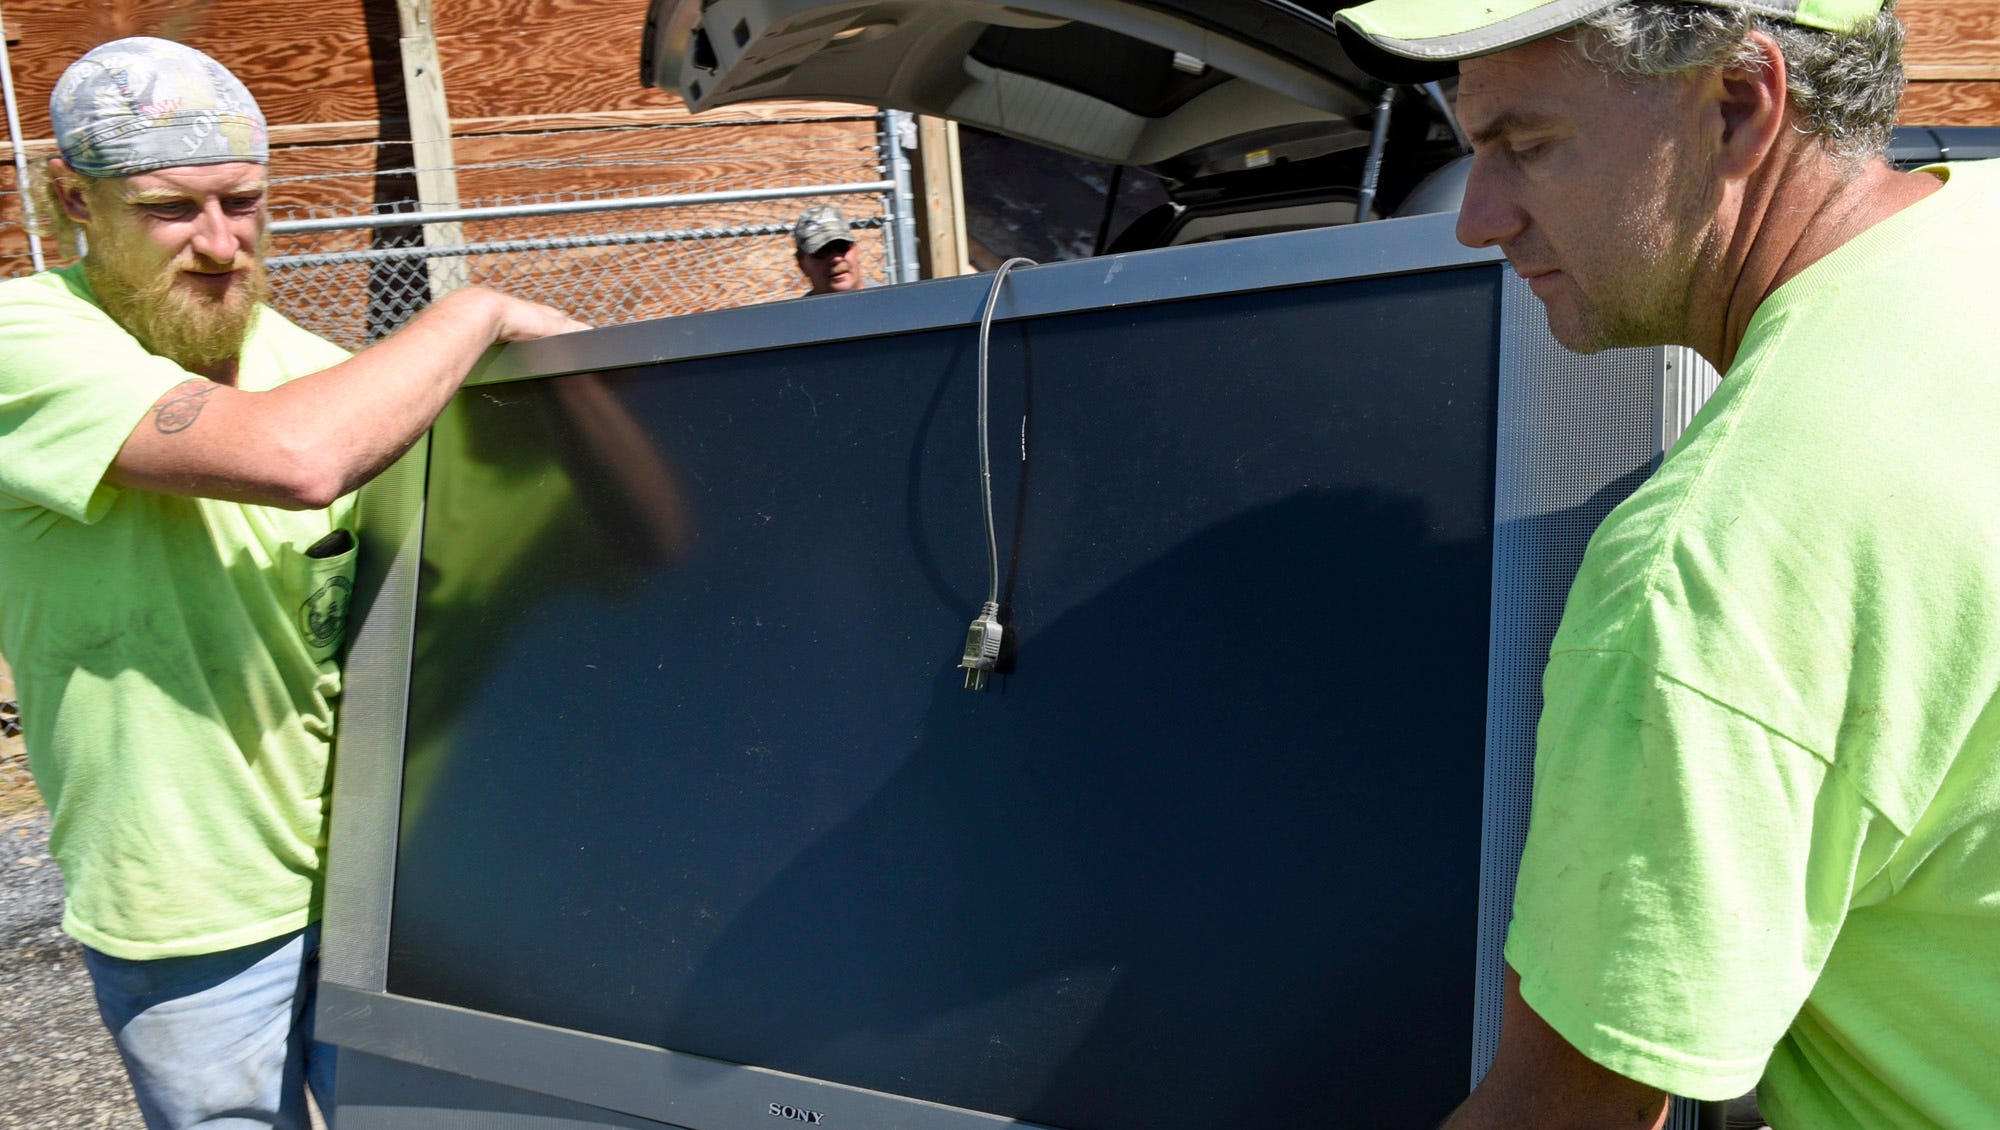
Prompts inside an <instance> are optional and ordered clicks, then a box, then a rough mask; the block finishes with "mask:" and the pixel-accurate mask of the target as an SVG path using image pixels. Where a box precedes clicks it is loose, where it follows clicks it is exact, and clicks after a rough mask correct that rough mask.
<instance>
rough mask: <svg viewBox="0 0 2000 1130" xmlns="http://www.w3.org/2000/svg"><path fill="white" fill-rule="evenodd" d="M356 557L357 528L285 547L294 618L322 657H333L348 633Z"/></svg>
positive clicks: (301, 633) (315, 654)
mask: <svg viewBox="0 0 2000 1130" xmlns="http://www.w3.org/2000/svg"><path fill="white" fill-rule="evenodd" d="M355 556H356V544H355V539H354V535H353V533H352V532H350V531H348V530H345V529H340V528H336V529H334V530H333V532H332V533H330V534H328V535H327V536H326V537H325V538H323V539H321V540H320V541H318V542H315V543H314V544H313V545H311V546H308V547H304V548H300V547H298V546H286V547H285V550H284V565H283V570H284V575H285V592H286V595H287V598H288V599H289V600H290V602H291V605H292V608H293V610H294V611H293V617H292V618H293V621H294V625H295V626H296V628H297V629H298V633H299V639H300V641H301V642H303V643H304V644H305V647H306V650H307V651H308V652H310V653H311V655H312V657H313V659H314V660H315V661H317V662H322V663H323V662H326V661H327V660H330V659H332V658H333V657H334V655H335V654H336V653H337V652H339V650H340V645H341V642H342V641H343V640H345V639H346V638H347V608H348V605H349V603H351V600H352V598H353V595H354V561H355Z"/></svg>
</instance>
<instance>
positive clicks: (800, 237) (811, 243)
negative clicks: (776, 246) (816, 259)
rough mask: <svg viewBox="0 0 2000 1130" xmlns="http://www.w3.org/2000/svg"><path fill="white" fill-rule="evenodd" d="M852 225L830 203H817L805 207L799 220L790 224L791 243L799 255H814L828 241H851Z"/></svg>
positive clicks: (852, 240)
mask: <svg viewBox="0 0 2000 1130" xmlns="http://www.w3.org/2000/svg"><path fill="white" fill-rule="evenodd" d="M853 242H854V225H853V224H850V223H848V222H847V217H846V216H844V215H842V214H841V212H840V209H838V208H836V207H834V206H833V205H831V204H817V205H814V206H813V207H811V208H808V209H806V210H805V211H804V212H803V213H801V214H800V216H799V222H798V223H796V224H793V225H792V243H793V244H794V245H796V246H797V247H798V249H799V254H801V255H816V254H818V253H819V251H820V249H821V248H824V247H825V246H826V245H827V244H829V243H853Z"/></svg>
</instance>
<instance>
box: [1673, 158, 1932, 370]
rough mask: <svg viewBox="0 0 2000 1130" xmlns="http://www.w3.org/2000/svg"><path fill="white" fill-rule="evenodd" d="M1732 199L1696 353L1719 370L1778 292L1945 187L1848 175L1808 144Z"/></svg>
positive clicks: (1910, 176)
mask: <svg viewBox="0 0 2000 1130" xmlns="http://www.w3.org/2000/svg"><path fill="white" fill-rule="evenodd" d="M1773 156H1774V159H1773V160H1772V161H1771V162H1769V163H1767V164H1766V165H1765V166H1764V167H1763V168H1761V169H1760V170H1759V171H1758V172H1757V173H1756V174H1755V175H1753V176H1751V177H1750V178H1748V179H1747V180H1745V181H1744V182H1742V183H1741V184H1737V185H1732V186H1730V187H1729V188H1728V189H1726V190H1725V191H1726V192H1727V193H1729V196H1728V197H1726V198H1725V203H1724V207H1723V210H1722V212H1721V213H1720V216H1719V220H1720V222H1722V223H1723V224H1724V225H1725V227H1724V241H1725V247H1726V248H1728V251H1727V252H1726V253H1725V254H1724V256H1723V257H1722V260H1721V262H1722V268H1723V269H1722V271H1721V272H1719V279H1718V282H1719V284H1720V286H1719V289H1720V291H1721V293H1720V295H1719V298H1718V302H1719V305H1720V308H1721V310H1722V317H1721V319H1720V320H1719V321H1717V322H1715V323H1712V325H1713V330H1712V339H1711V340H1704V341H1697V342H1695V343H1694V345H1695V348H1696V350H1697V351H1698V352H1700V353H1701V354H1702V356H1704V357H1706V358H1708V360H1709V362H1710V363H1711V364H1713V365H1714V366H1715V367H1716V368H1717V369H1719V370H1721V371H1722V372H1725V373H1726V372H1728V371H1729V367H1730V365H1732V364H1734V363H1735V361H1736V352H1737V350H1738V348H1739V347H1741V345H1742V344H1743V338H1744V335H1745V334H1746V333H1747V332H1748V331H1749V328H1750V320H1751V318H1752V317H1753V316H1755V314H1756V313H1757V309H1758V308H1759V307H1760V306H1762V305H1763V304H1764V301H1765V300H1766V299H1768V298H1770V297H1771V295H1772V294H1773V293H1775V292H1776V291H1777V290H1778V288H1779V287H1782V286H1784V285H1785V284H1786V283H1787V282H1790V281H1791V280H1792V279H1794V278H1797V277H1798V276H1799V275H1800V274H1801V273H1802V272H1804V271H1805V270H1806V268H1808V267H1810V266H1812V265H1813V264H1814V263H1817V262H1819V261H1820V260H1821V259H1824V258H1826V257H1827V256H1828V255H1830V254H1832V253H1833V252H1834V251H1836V250H1838V249H1840V248H1841V247H1843V246H1845V245H1846V244H1847V243H1848V242H1849V241H1851V240H1853V239H1854V238H1855V237H1857V236H1859V235H1860V234H1861V233H1863V232H1865V231H1867V230H1868V229H1870V228H1872V227H1874V226H1875V225H1876V224H1879V223H1881V222H1882V221H1884V220H1886V219H1888V218H1889V217H1891V216H1893V215H1895V214H1896V213H1898V212H1901V211H1902V210H1903V209H1905V208H1908V207H1909V206H1910V205H1912V204H1915V203H1916V202H1917V201H1919V200H1922V199H1923V198H1924V197H1926V196H1929V195H1930V194H1931V193H1933V192H1936V191H1937V190H1938V187H1939V185H1940V184H1941V183H1942V182H1941V181H1939V180H1938V178H1936V177H1934V176H1931V175H1929V174H1924V173H1904V172H1898V171H1897V170H1895V169H1893V168H1891V167H1890V166H1888V165H1887V164H1885V163H1883V162H1881V161H1873V162H1870V163H1869V164H1868V166H1867V167H1866V168H1864V169H1863V170H1861V171H1860V172H1858V173H1855V174H1852V175H1849V174H1847V173H1846V171H1845V170H1843V169H1841V168H1840V167H1839V166H1838V165H1837V164H1836V163H1835V162H1833V161H1832V160H1831V159H1830V158H1828V157H1827V155H1826V154H1825V152H1824V151H1823V150H1821V149H1820V147H1819V146H1818V145H1817V144H1816V143H1814V142H1813V141H1811V140H1810V139H1807V138H1803V137H1800V138H1797V139H1796V140H1795V141H1793V143H1792V144H1790V145H1787V146H1786V147H1785V151H1784V152H1783V153H1781V154H1774V155H1773Z"/></svg>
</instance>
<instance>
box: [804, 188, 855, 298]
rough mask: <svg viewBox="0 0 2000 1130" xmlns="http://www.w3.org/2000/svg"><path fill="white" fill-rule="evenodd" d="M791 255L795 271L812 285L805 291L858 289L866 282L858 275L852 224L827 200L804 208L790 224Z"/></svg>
mask: <svg viewBox="0 0 2000 1130" xmlns="http://www.w3.org/2000/svg"><path fill="white" fill-rule="evenodd" d="M792 246H793V247H794V248H795V249H796V251H795V252H794V254H793V258H794V259H795V260H796V261H797V262H798V265H799V273H800V274H802V275H804V276H805V277H806V282H807V283H808V284H809V285H810V286H811V287H812V289H811V290H809V291H807V292H806V293H808V294H832V293H834V292H835V291H842V290H860V289H861V288H862V287H864V286H867V285H868V282H867V280H866V279H864V278H862V276H861V245H860V244H858V243H856V242H855V241H854V225H853V224H851V223H849V222H848V220H847V217H846V216H845V215H842V214H841V211H840V209H838V208H835V207H834V206H833V205H831V204H819V205H815V206H813V207H811V208H808V209H806V210H805V211H804V212H803V213H801V214H800V215H799V219H798V222H797V223H795V224H793V225H792Z"/></svg>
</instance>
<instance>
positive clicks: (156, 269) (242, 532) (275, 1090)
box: [0, 38, 583, 1128]
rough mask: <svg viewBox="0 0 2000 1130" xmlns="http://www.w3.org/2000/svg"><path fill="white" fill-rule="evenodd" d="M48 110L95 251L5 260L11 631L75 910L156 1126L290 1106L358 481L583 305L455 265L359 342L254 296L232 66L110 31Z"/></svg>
mask: <svg viewBox="0 0 2000 1130" xmlns="http://www.w3.org/2000/svg"><path fill="white" fill-rule="evenodd" d="M50 113H51V117H52V119H53V123H54V127H55V133H56V140H57V143H58V147H59V149H60V156H59V157H55V158H52V159H51V160H50V162H49V166H48V175H49V182H50V183H49V189H50V192H49V196H50V200H49V203H50V204H51V205H52V209H51V210H52V214H53V215H54V217H55V222H56V225H57V227H58V234H59V235H69V236H72V237H79V236H80V237H81V242H82V246H83V248H84V251H83V255H82V261H81V262H80V263H78V264H76V265H74V266H71V267H65V268H61V269H58V270H53V271H48V272H44V273H42V274H39V275H35V276H32V277H28V278H22V279H15V280H12V281H9V282H6V283H4V284H0V653H4V654H5V655H7V657H8V658H9V660H10V661H11V662H12V664H13V667H14V676H15V680H16V684H17V687H18V690H19V698H20V702H21V718H22V723H23V726H24V728H25V735H24V736H25V739H26V742H27V749H28V757H29V764H30V767H31V769H32V771H33V773H34V776H35V781H36V785H37V787H38V788H39V789H40V790H41V792H42V795H43V797H44V799H45V800H46V801H47V803H48V806H49V810H50V814H51V818H52V829H51V833H50V850H51V853H52V854H53V855H54V856H55V858H56V860H57V861H58V862H59V863H60V864H61V866H62V870H63V876H64V896H65V898H64V916H63V926H64V929H65V930H66V931H67V932H68V933H70V934H71V935H72V936H74V937H75V938H77V939H78V940H79V941H80V942H82V943H83V945H84V947H85V950H84V956H85V963H86V965H87V967H88V968H89V970H90V972H91V976H92V978H93V981H94V983H95V986H96V992H97V999H98V1006H99V1011H100V1013H101V1015H102V1016H103V1018H104V1021H105V1023H106V1025H107V1027H108V1028H109V1029H110V1030H111V1033H112V1035H113V1038H114V1040H115V1041H116V1043H117V1045H118V1048H119V1052H120V1054H121V1056H122V1057H123V1059H124V1061H125V1064H126V1067H127V1070H128V1072H129V1074H130V1076H131V1079H132V1083H133V1088H134V1090H135V1092H136V1094H137V1098H138V1101H139V1106H140V1109H141V1111H142V1112H143V1113H144V1115H145V1118H146V1120H147V1124H148V1126H150V1127H155V1128H162V1127H185V1126H195V1125H210V1124H211V1120H227V1124H229V1125H270V1126H281V1127H296V1126H303V1125H304V1120H305V1115H304V1109H305V1107H304V1104H305V1100H304V1087H303V1085H302V1080H306V1079H310V1081H311V1082H312V1084H313V1087H314V1090H315V1091H317V1092H319V1094H320V1095H321V1096H322V1105H324V1099H325V1097H327V1096H328V1095H329V1093H330V1092H329V1091H328V1090H327V1089H325V1087H326V1086H327V1085H329V1084H330V1082H331V1077H332V1062H331V1053H330V1052H328V1051H326V1049H323V1048H320V1047H319V1046H318V1045H315V1044H314V1043H313V1042H312V1039H311V1029H312V1004H313V985H314V982H315V979H316V961H317V948H318V925H317V921H318V917H319V912H320V901H321V893H322V887H323V883H324V865H325V849H326V821H327V801H328V793H329V788H328V786H329V759H328V753H329V749H330V745H331V739H332V727H333V702H334V700H335V698H336V697H337V696H338V694H339V691H340V680H341V675H340V669H339V667H338V664H337V653H338V650H339V647H340V645H341V642H342V637H343V633H344V628H345V621H346V612H347V598H348V594H349V592H350V590H351V586H352V578H353V571H354V554H355V545H354V538H353V534H352V532H351V530H352V525H353V522H352V517H353V504H352V499H351V497H350V495H351V492H353V491H354V490H355V489H356V488H357V487H359V486H360V485H361V484H362V483H364V482H366V481H368V479H370V478H371V477H373V476H374V475H375V474H376V473H378V472H380V471H381V470H383V469H384V468H385V467H387V466H388V465H389V464H390V463H391V462H393V461H394V460H395V459H396V458H397V457H398V456H399V455H401V454H402V453H403V452H404V451H405V450H407V449H408V448H409V446H410V445H411V444H412V443H414V442H415V441H416V439H417V438H418V437H419V436H420V435H421V434H422V433H423V431H424V430H425V429H426V428H427V427H428V426H429V425H430V423H431V420H432V419H433V418H434V417H435V416H436V415H437V413H438V412H439V411H440V410H441V409H442V408H443V406H444V405H445V404H446V403H447V402H448V401H449V399H450V398H451V396H452V394H453V392H454V391H455V390H456V389H457V388H458V386H459V384H460V382H461V381H463V379H464V378H465V376H466V373H467V371H468V369H469V368H470V367H471V365H472V364H473V362H474V361H475V360H476V359H477V358H478V357H479V356H480V355H481V354H482V353H483V352H484V351H485V350H486V349H487V347H488V346H490V345H492V344H494V343H495V342H500V341H514V340H521V339H524V338H532V337H539V336H542V335H546V334H552V333H564V332H568V331H571V330H576V329H581V328H583V326H582V324H581V323H578V322H576V321H573V320H572V319H570V318H568V317H565V316H564V315H562V314H560V313H558V312H557V311H555V310H552V309H549V308H547V307H544V306H539V305H535V304H532V303H528V302H523V301H520V300H518V299H514V298H509V297H506V296H503V295H500V294H497V293H494V292H492V291H488V290H484V289H479V288H474V289H468V290H462V291H458V292H456V293H453V294H451V295H449V296H447V297H445V298H443V299H441V300H439V301H438V302H437V303H435V304H433V305H432V306H431V308H430V309H429V310H427V311H425V312H424V313H423V314H422V315H420V316H419V317H417V318H416V319H414V320H413V321H412V322H411V323H410V324H409V325H407V326H406V327H404V329H403V330H402V331H400V332H399V333H397V334H396V335H394V336H393V337H391V338H389V339H387V340H385V341H383V342H381V343H379V344H377V345H375V346H374V347H372V348H370V349H367V350H365V351H363V352H362V353H359V354H356V355H353V356H351V357H350V356H349V355H348V354H347V353H346V352H345V351H343V350H341V349H339V348H338V347H336V346H334V345H332V344H330V343H328V342H326V341H324V340H322V339H320V338H318V337H316V336H314V335H312V334H310V333H308V332H306V331H305V330H302V329H300V328H299V327H297V326H295V325H293V324H292V323H291V322H289V321H287V320H286V319H285V318H284V317H283V316H282V315H280V314H278V313H277V311H275V310H273V309H272V308H271V307H270V306H268V305H266V304H265V301H264V300H265V297H266V294H267V289H268V288H267V283H266V279H265V272H264V264H263V251H264V244H265V242H266V237H267V228H268V220H269V211H268V207H267V203H266V193H267V186H268V181H267V177H266V172H265V164H266V161H267V158H268V143H267V140H266V134H265V124H264V119H263V116H262V114H261V112H260V111H259V110H258V108H257V104H256V102H255V100H254V99H253V98H252V97H251V95H250V93H249V91H248V90H246V89H244V87H243V85H242V83H241V82H239V81H238V80H237V79H236V78H235V77H234V76H233V75H231V74H230V73H229V72H228V71H227V70H226V69H224V68H223V67H222V66H221V65H220V64H219V63H217V62H215V61H214V60H213V59H210V58H209V57H208V56H206V55H203V54H201V53H200V52H198V51H194V50H192V49H190V48H187V47H183V46H181V45H179V44H176V43H172V42H168V41H165V40H160V39H149V38H133V39H123V40H118V41H115V42H112V43H107V44H104V45H103V46H100V47H98V48H96V49H95V50H92V51H91V52H89V53H88V54H86V55H85V56H84V57H83V58H81V59H79V60H78V61H77V62H76V63H74V64H72V65H71V66H70V67H69V69H68V70H67V71H65V72H64V74H63V76H62V79H61V80H60V81H59V82H58V84H57V86H56V89H55V91H54V94H53V96H52V98H51V100H50Z"/></svg>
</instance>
